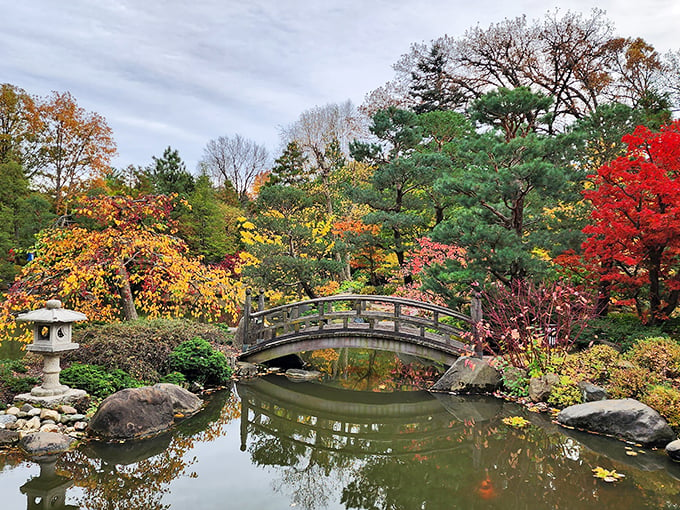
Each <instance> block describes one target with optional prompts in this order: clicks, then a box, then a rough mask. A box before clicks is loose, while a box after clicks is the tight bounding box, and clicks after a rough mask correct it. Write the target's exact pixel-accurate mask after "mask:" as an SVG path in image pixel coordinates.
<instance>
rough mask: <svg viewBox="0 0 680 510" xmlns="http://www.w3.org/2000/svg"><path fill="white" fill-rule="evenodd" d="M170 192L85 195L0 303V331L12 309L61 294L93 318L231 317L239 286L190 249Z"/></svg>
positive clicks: (44, 238)
mask: <svg viewBox="0 0 680 510" xmlns="http://www.w3.org/2000/svg"><path fill="white" fill-rule="evenodd" d="M173 199H174V197H168V196H145V197H141V198H138V199H132V198H130V197H127V196H117V197H108V196H103V197H95V198H87V199H83V200H82V202H81V203H80V205H79V206H78V207H77V208H76V209H75V218H76V223H74V224H72V225H69V226H67V227H60V228H52V229H49V230H46V231H43V232H42V233H41V234H40V235H39V237H38V241H37V243H36V245H35V247H34V254H35V258H34V260H33V261H32V262H31V263H30V264H28V265H27V266H25V267H24V269H23V271H22V272H21V274H20V275H19V277H18V278H17V280H16V282H15V284H14V285H13V286H12V287H11V288H10V290H9V291H8V293H7V295H6V300H5V301H4V302H3V303H2V306H1V307H0V334H1V335H2V336H0V338H3V337H6V336H7V335H8V334H12V332H13V331H14V328H15V324H14V320H13V314H15V313H16V312H18V311H24V310H29V309H34V308H38V307H40V306H42V304H43V303H44V301H45V300H46V299H50V298H59V299H61V300H62V301H63V302H64V304H65V306H67V307H69V308H73V309H76V310H79V311H81V312H83V313H85V314H86V315H87V316H88V317H89V319H90V320H93V321H115V320H120V319H123V320H133V319H136V318H137V316H138V310H139V311H140V312H141V313H143V314H144V315H146V316H148V317H152V318H153V317H183V316H191V317H195V318H198V319H201V320H208V321H210V320H219V319H226V320H230V319H233V318H234V316H235V315H236V313H237V310H238V306H239V303H240V302H242V298H243V296H242V295H241V286H240V284H239V283H238V281H236V280H234V279H233V278H231V277H230V275H229V273H228V272H227V271H225V270H223V269H220V268H213V267H207V266H205V265H204V264H202V262H201V261H200V260H199V259H196V258H191V257H189V256H188V254H187V253H188V249H187V246H186V244H185V243H184V241H182V240H181V239H179V238H177V237H175V236H174V235H173V234H174V231H175V226H174V223H173V221H172V220H171V218H170V213H171V211H172V207H173V206H172V203H173Z"/></svg>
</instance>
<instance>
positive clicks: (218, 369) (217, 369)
mask: <svg viewBox="0 0 680 510" xmlns="http://www.w3.org/2000/svg"><path fill="white" fill-rule="evenodd" d="M168 363H169V365H170V368H171V369H172V370H176V371H177V372H181V373H182V374H184V376H185V377H186V379H187V381H189V382H197V383H200V384H203V385H206V386H220V385H223V384H225V383H226V382H227V381H228V380H229V378H230V377H231V368H230V367H229V364H228V362H227V357H226V356H225V355H224V354H222V353H221V352H220V351H218V350H216V349H214V348H213V346H212V345H210V344H209V343H208V342H206V341H205V340H203V339H202V338H194V339H193V340H189V341H187V342H183V343H181V344H180V345H178V346H177V347H176V348H175V349H173V351H172V352H171V353H170V355H169V356H168Z"/></svg>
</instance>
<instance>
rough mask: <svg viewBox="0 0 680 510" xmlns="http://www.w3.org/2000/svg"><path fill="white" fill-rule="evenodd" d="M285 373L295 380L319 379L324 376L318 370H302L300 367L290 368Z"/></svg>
mask: <svg viewBox="0 0 680 510" xmlns="http://www.w3.org/2000/svg"><path fill="white" fill-rule="evenodd" d="M285 375H286V377H287V378H288V379H290V380H291V381H294V382H304V381H317V380H319V379H321V378H322V377H323V374H322V373H321V372H318V371H317V370H300V369H299V368H289V369H288V370H286V372H285Z"/></svg>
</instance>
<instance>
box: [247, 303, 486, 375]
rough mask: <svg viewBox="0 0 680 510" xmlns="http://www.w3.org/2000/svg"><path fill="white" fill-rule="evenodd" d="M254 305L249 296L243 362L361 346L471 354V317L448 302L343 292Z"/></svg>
mask: <svg viewBox="0 0 680 510" xmlns="http://www.w3.org/2000/svg"><path fill="white" fill-rule="evenodd" d="M260 296H261V297H260V300H259V307H258V308H259V310H258V311H256V312H253V311H252V310H251V302H250V295H248V296H247V298H246V306H245V309H244V317H243V320H242V321H241V323H240V325H239V328H238V330H237V334H236V341H237V344H240V345H241V346H242V349H243V351H244V352H243V354H241V356H240V358H241V360H243V361H249V362H252V363H262V362H265V361H269V360H271V359H275V358H278V357H281V356H284V355H287V354H294V353H298V352H302V351H312V350H319V349H328V348H340V347H359V348H369V349H377V350H386V351H393V352H398V353H404V354H410V355H414V356H418V357H422V358H426V359H430V360H434V361H438V362H441V363H443V364H445V365H452V364H453V363H454V362H455V360H456V359H458V357H460V356H461V355H463V354H469V353H470V352H471V351H473V350H474V346H472V345H470V344H467V343H465V342H463V331H464V329H463V328H466V329H467V326H468V325H469V323H470V322H471V319H470V317H468V316H467V315H464V314H461V313H459V312H456V311H454V310H450V309H448V308H444V307H442V306H437V305H433V304H430V303H425V302H422V301H415V300H411V299H404V298H398V297H393V296H367V295H338V296H331V297H325V298H318V299H312V300H308V301H298V302H296V303H290V304H287V305H283V306H278V307H275V308H272V309H269V310H264V300H263V297H262V294H260Z"/></svg>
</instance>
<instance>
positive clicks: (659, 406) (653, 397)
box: [642, 386, 680, 432]
mask: <svg viewBox="0 0 680 510" xmlns="http://www.w3.org/2000/svg"><path fill="white" fill-rule="evenodd" d="M642 402H644V403H645V404H647V405H648V406H649V407H651V408H652V409H654V410H655V411H656V412H657V413H659V414H660V415H661V416H663V417H664V418H665V419H666V421H667V422H668V424H669V425H670V426H671V427H672V428H673V429H674V430H675V431H676V432H677V431H679V430H680V390H677V389H675V388H669V387H667V386H654V387H653V388H651V389H650V390H649V392H648V393H647V394H646V395H645V396H644V397H643V398H642Z"/></svg>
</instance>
